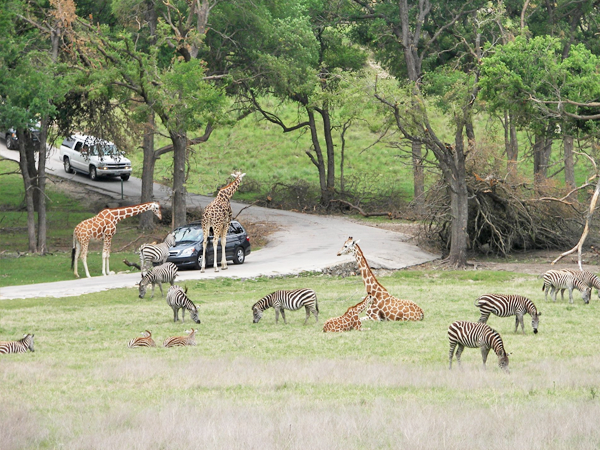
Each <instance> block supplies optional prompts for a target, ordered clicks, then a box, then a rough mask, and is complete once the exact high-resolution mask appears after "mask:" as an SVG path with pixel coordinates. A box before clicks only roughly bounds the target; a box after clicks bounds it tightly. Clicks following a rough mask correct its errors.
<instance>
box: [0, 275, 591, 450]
mask: <svg viewBox="0 0 600 450" xmlns="http://www.w3.org/2000/svg"><path fill="white" fill-rule="evenodd" d="M380 280H381V281H382V283H383V284H384V285H385V286H387V287H388V289H389V290H390V292H392V293H393V294H396V295H397V296H399V297H404V298H410V299H412V300H414V301H416V302H417V303H419V304H420V305H421V306H422V307H423V309H424V311H425V320H424V321H423V322H419V323H369V324H368V325H367V326H368V327H369V328H370V329H369V330H367V331H364V332H362V333H359V332H349V333H343V334H323V333H322V332H321V326H322V323H323V322H324V321H325V320H326V319H327V318H329V317H332V316H337V315H340V314H341V313H343V312H344V311H345V309H346V308H347V307H348V306H349V305H351V304H354V303H356V302H357V301H359V300H360V297H361V296H362V295H363V286H362V282H361V280H360V278H358V277H350V278H346V279H337V278H329V277H322V276H307V277H296V278H288V279H263V278H261V279H256V280H246V281H232V280H228V279H221V280H214V281H194V282H187V286H188V287H189V288H190V291H189V293H190V297H191V298H192V299H193V300H194V301H195V302H196V303H197V305H198V306H199V310H200V318H201V320H202V324H200V325H198V328H199V332H198V335H197V342H198V346H197V347H190V348H178V349H164V348H160V347H159V348H155V349H135V350H130V349H127V348H126V345H127V342H128V341H129V339H131V338H133V337H135V336H137V335H139V332H141V331H142V330H144V329H150V330H152V332H153V334H154V337H155V339H156V341H157V343H158V344H159V345H160V343H161V342H162V340H163V339H164V338H165V337H167V336H171V335H176V334H182V333H183V332H184V330H185V329H187V328H189V327H190V326H191V325H192V324H191V323H190V322H189V317H188V318H187V320H186V323H185V324H174V323H173V322H172V312H171V310H170V308H169V307H168V306H167V305H166V303H165V301H164V299H161V298H155V299H154V300H139V299H138V298H137V292H136V290H135V289H121V290H115V291H111V292H110V293H106V292H104V293H98V294H90V295H85V296H81V297H72V298H63V299H30V300H10V301H3V302H2V303H1V305H0V306H1V311H2V312H1V315H0V339H3V340H6V339H16V338H18V337H20V336H21V335H22V334H23V333H26V332H34V333H35V334H36V352H35V353H33V354H32V353H28V354H22V355H8V356H2V357H1V359H0V380H2V383H0V409H1V410H2V411H3V412H5V413H4V414H3V416H4V419H3V420H2V421H0V437H2V438H3V439H2V440H3V443H4V444H5V446H4V447H3V448H9V449H10V448H15V449H25V448H58V447H60V448H67V449H69V448H140V449H159V448H178V449H184V448H216V449H227V448H256V449H260V448H291V449H296V448H311V449H321V448H322V449H336V448H340V449H342V448H344V449H347V448H352V449H354V448H365V449H371V448H411V449H412V448H431V449H433V448H442V447H446V448H458V447H459V446H467V447H469V448H483V447H485V448H493V449H495V448H498V449H504V448H512V447H515V448H517V449H520V448H523V449H525V448H526V449H536V448H540V449H541V448H596V447H597V445H599V444H600V432H599V431H598V428H597V426H596V423H597V420H598V417H599V416H598V415H596V414H599V415H600V405H599V403H598V385H599V382H600V376H599V375H598V374H599V373H600V372H599V371H598V369H599V368H600V358H599V357H598V354H597V348H596V347H597V346H596V343H597V342H598V340H599V339H600V329H598V327H590V326H589V321H590V320H592V319H591V318H593V317H595V316H597V315H598V313H600V302H598V300H596V299H594V300H593V301H592V303H591V304H590V305H583V304H582V302H581V300H580V299H579V295H578V294H577V293H576V294H575V298H576V302H575V304H574V305H569V304H568V303H565V302H560V301H559V302H557V303H556V304H554V303H551V302H550V303H546V302H544V300H543V296H542V293H541V290H540V281H539V279H537V278H536V277H533V276H529V275H526V276H524V275H519V274H514V273H507V272H485V271H476V272H473V271H470V272H463V271H461V272H441V273H439V272H432V271H404V272H399V273H396V274H394V275H392V276H386V277H381V278H380ZM297 287H311V288H313V289H315V290H316V291H317V295H318V298H319V307H320V324H319V325H314V323H311V324H310V325H308V326H306V327H304V326H302V322H303V320H304V311H298V312H290V313H289V314H288V321H289V323H288V325H283V324H282V323H280V324H279V325H275V323H274V312H273V310H268V311H267V312H266V313H265V317H264V318H263V319H262V321H261V322H260V323H259V324H253V323H252V315H251V311H250V306H251V305H252V304H253V303H254V302H255V301H256V300H258V299H259V298H260V297H261V296H263V295H265V294H266V293H268V292H271V291H273V290H276V289H283V288H297ZM486 292H505V293H511V292H514V293H520V294H523V295H526V296H528V297H529V298H531V299H532V300H534V302H535V303H536V304H537V305H538V307H539V309H540V310H542V311H543V315H542V318H541V325H540V333H539V334H538V335H533V333H532V332H531V326H530V321H529V320H526V327H527V328H526V335H525V336H523V335H521V334H514V333H513V327H514V321H513V319H512V318H507V319H501V318H498V317H495V316H492V317H491V319H490V325H492V326H493V327H494V328H496V329H497V330H498V331H499V332H500V333H501V334H502V336H503V338H504V342H505V346H506V348H507V349H508V351H510V352H512V355H511V374H510V375H506V374H504V373H502V372H501V371H500V370H499V369H498V368H497V367H496V357H495V355H494V354H493V352H492V353H491V354H490V357H489V360H488V369H487V371H483V370H481V368H480V366H481V355H480V353H479V351H478V350H474V349H466V350H465V352H464V354H463V368H462V369H457V368H455V370H452V371H448V370H447V363H448V360H447V359H448V354H447V352H448V344H447V338H446V329H447V326H448V324H449V323H450V322H452V321H454V320H457V319H466V320H477V318H478V316H479V314H478V310H477V309H476V308H475V307H474V306H473V302H474V300H475V299H476V298H477V297H478V296H479V295H481V294H483V293H486ZM527 319H528V316H527ZM17 425H18V426H17ZM9 430H11V432H10V434H9Z"/></svg>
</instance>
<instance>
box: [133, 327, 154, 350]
mask: <svg viewBox="0 0 600 450" xmlns="http://www.w3.org/2000/svg"><path fill="white" fill-rule="evenodd" d="M127 347H129V348H135V347H156V342H154V339H152V332H150V331H149V330H145V331H143V332H142V337H137V338H133V339H132V340H130V341H129V344H127Z"/></svg>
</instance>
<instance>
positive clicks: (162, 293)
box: [152, 281, 165, 297]
mask: <svg viewBox="0 0 600 450" xmlns="http://www.w3.org/2000/svg"><path fill="white" fill-rule="evenodd" d="M158 288H159V289H160V296H161V297H164V296H165V293H164V292H163V290H162V283H161V282H160V281H159V282H158ZM152 296H154V285H152Z"/></svg>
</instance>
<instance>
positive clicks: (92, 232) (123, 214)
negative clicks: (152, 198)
mask: <svg viewBox="0 0 600 450" xmlns="http://www.w3.org/2000/svg"><path fill="white" fill-rule="evenodd" d="M146 211H152V212H153V213H154V214H156V216H157V217H158V218H159V219H162V216H161V214H160V205H159V204H158V202H148V203H142V204H140V205H133V206H125V207H123V208H111V209H103V210H102V211H100V212H99V213H98V215H96V216H94V217H91V218H89V219H86V220H84V221H83V222H81V223H80V224H79V225H77V226H76V227H75V230H74V231H73V250H72V252H71V269H74V273H75V276H76V277H77V278H79V274H78V273H77V262H78V260H79V256H81V260H82V261H83V267H84V268H85V275H86V276H87V277H88V278H90V272H89V270H88V266H87V252H88V245H89V243H90V240H91V239H103V240H104V245H103V247H102V275H108V274H109V272H110V271H109V268H108V263H109V259H110V244H111V241H112V238H113V236H114V235H115V233H116V232H117V223H119V222H120V221H121V220H123V219H126V218H127V217H132V216H136V215H138V214H140V213H143V212H146Z"/></svg>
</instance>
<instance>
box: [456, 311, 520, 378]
mask: <svg viewBox="0 0 600 450" xmlns="http://www.w3.org/2000/svg"><path fill="white" fill-rule="evenodd" d="M448 340H449V341H450V352H449V361H450V367H449V368H450V369H452V357H453V356H454V349H455V348H456V346H457V345H458V349H457V350H456V360H457V361H458V365H459V366H460V355H461V354H462V352H463V350H464V349H465V347H469V348H477V347H479V348H480V349H481V357H482V359H483V367H484V368H485V362H486V360H487V357H488V353H489V352H490V349H493V350H494V352H495V353H496V355H497V356H498V366H499V367H500V368H501V369H503V370H505V371H506V372H508V354H507V353H506V350H504V344H503V343H502V338H501V337H500V334H499V333H498V332H497V331H496V330H494V329H492V328H491V327H490V326H489V325H488V324H486V323H480V322H466V321H462V320H459V321H456V322H454V323H452V324H450V326H449V327H448Z"/></svg>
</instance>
